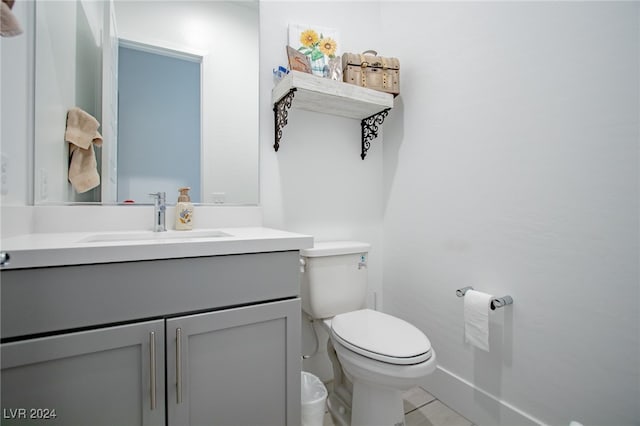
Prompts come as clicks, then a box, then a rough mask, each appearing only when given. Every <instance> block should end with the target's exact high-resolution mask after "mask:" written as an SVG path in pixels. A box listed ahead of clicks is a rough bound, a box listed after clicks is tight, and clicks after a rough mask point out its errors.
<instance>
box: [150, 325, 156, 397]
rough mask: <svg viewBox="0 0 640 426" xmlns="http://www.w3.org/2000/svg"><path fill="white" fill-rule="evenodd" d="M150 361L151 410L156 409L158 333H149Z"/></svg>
mask: <svg viewBox="0 0 640 426" xmlns="http://www.w3.org/2000/svg"><path fill="white" fill-rule="evenodd" d="M149 348H150V350H149V361H150V363H149V364H150V365H151V367H150V368H151V371H150V373H151V378H150V380H149V381H150V386H151V392H150V393H151V409H152V410H155V409H156V333H155V332H154V331H152V332H150V333H149Z"/></svg>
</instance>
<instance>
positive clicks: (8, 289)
mask: <svg viewBox="0 0 640 426" xmlns="http://www.w3.org/2000/svg"><path fill="white" fill-rule="evenodd" d="M298 262H299V256H298V251H286V252H267V253H256V254H244V255H227V256H211V257H200V258H179V259H165V260H154V261H139V262H123V263H112V264H95V265H74V266H63V267H51V268H33V269H21V270H7V271H3V272H2V286H1V287H0V289H1V291H2V295H1V296H2V297H1V298H0V303H1V307H2V310H1V311H0V314H1V315H2V324H1V325H2V337H3V338H4V339H8V340H5V343H3V344H2V346H1V355H2V357H1V363H2V372H1V376H0V381H1V386H2V410H3V411H2V418H1V419H0V421H1V423H2V424H3V425H4V424H7V425H8V424H22V425H24V424H34V423H35V424H39V422H40V420H38V419H36V418H30V417H29V416H30V415H31V414H33V415H34V416H44V415H45V412H44V411H33V413H32V412H31V411H29V410H30V409H34V410H37V409H40V410H53V409H55V415H56V417H55V418H51V419H47V420H46V422H45V420H44V419H43V420H42V424H48V425H49V424H50V425H56V424H59V425H65V426H66V425H92V426H94V425H118V426H125V425H158V426H160V425H169V426H174V425H175V426H186V425H203V426H204V425H212V426H214V425H224V426H234V425H237V426H248V425H252V426H271V425H273V426H276V425H277V426H283V425H289V426H297V425H299V423H300V367H301V365H300V322H301V321H300V315H301V310H300V299H299V297H298V296H299V288H300V287H299V272H298ZM41 336H45V337H41ZM152 347H153V348H154V349H153V350H151V348H152ZM21 409H26V410H27V411H26V412H23V411H20V410H21ZM25 416H26V417H25ZM49 417H51V416H49Z"/></svg>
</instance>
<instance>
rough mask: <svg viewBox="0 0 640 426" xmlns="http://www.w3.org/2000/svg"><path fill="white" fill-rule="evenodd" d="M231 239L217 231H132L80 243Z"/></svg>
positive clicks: (104, 235)
mask: <svg viewBox="0 0 640 426" xmlns="http://www.w3.org/2000/svg"><path fill="white" fill-rule="evenodd" d="M222 237H231V235H230V234H227V233H226V232H222V231H218V230H215V229H199V230H191V231H165V232H153V231H138V232H136V231H132V232H118V233H115V232H114V233H103V234H95V235H89V236H88V237H85V238H83V239H81V240H80V241H79V242H80V243H104V242H116V241H165V240H167V241H172V240H193V239H203V238H222Z"/></svg>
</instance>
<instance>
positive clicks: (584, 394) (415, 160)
mask: <svg viewBox="0 0 640 426" xmlns="http://www.w3.org/2000/svg"><path fill="white" fill-rule="evenodd" d="M639 5H640V3H638V2H633V3H619V2H603V3H592V2H552V3H548V2H533V3H521V2H514V3H508V2H498V3H485V2H475V3H456V2H453V3H439V2H433V3H431V2H428V3H427V2H412V3H399V4H396V3H393V4H392V3H391V2H385V3H383V6H382V15H383V16H384V17H385V18H384V20H383V23H384V29H383V33H384V35H385V37H384V38H383V44H382V46H383V47H384V48H381V49H380V50H382V51H384V52H389V53H392V54H394V55H397V56H398V57H399V58H400V63H401V91H402V96H401V97H400V98H399V104H400V106H399V108H397V109H396V110H395V111H393V112H392V114H391V116H390V118H389V119H388V123H386V124H385V143H384V173H385V179H384V190H383V192H384V205H385V216H384V250H385V256H384V282H383V288H384V300H385V310H386V311H388V312H390V313H392V314H396V315H398V316H401V317H403V318H406V319H408V320H409V321H411V322H413V323H414V324H416V325H417V326H419V327H420V328H421V329H422V330H423V331H425V332H426V333H427V334H428V336H429V338H430V339H431V342H432V344H433V347H434V348H435V350H436V352H437V354H438V363H439V367H440V369H439V370H438V372H437V373H436V374H434V376H433V377H431V378H430V380H428V381H426V382H425V386H426V387H427V389H429V390H430V391H432V392H434V393H435V394H436V395H437V396H439V397H441V398H442V399H443V400H444V402H445V403H447V404H449V405H451V406H452V407H454V408H456V409H458V410H460V412H462V413H463V414H465V415H467V416H468V417H469V418H470V419H471V420H473V421H474V422H477V423H478V424H485V425H499V424H502V425H509V424H514V423H515V421H514V419H518V417H517V416H515V417H514V413H515V414H518V413H517V411H518V410H520V411H521V412H523V413H525V414H527V415H529V416H531V417H533V418H535V419H537V420H538V421H540V422H544V423H548V424H557V425H561V424H564V425H566V424H568V423H569V421H570V420H571V419H575V420H578V421H581V422H583V423H584V424H587V425H630V424H638V423H637V422H638V421H639V419H640V411H638V407H639V406H640V404H639V402H640V391H639V387H640V377H639V373H640V352H639V349H640V343H639V334H640V333H639V332H640V330H639V328H640V317H639V314H638V306H639V274H638V260H639V253H638V237H639V229H638V220H639V219H638V218H639V209H638V194H639V175H638V170H639V165H638V161H639V147H638V141H639V133H638V119H639V107H638V100H639V76H640V70H639V68H638V60H639V42H638V34H639V30H640V27H639ZM466 285H473V286H474V287H475V288H476V289H478V290H482V291H486V292H488V293H492V294H495V295H504V294H510V295H511V296H513V299H514V305H513V306H512V307H509V308H505V309H504V310H502V311H496V312H495V313H492V314H491V329H490V331H491V341H490V343H491V346H492V347H491V352H490V353H485V352H483V351H481V350H477V349H473V348H471V347H469V346H468V345H467V344H465V343H464V341H463V313H462V307H463V301H462V299H459V298H457V297H456V296H455V290H456V289H457V288H460V287H463V286H466ZM467 384H470V385H471V387H470V386H467ZM473 387H476V388H477V389H478V390H477V391H474V390H473ZM486 393H488V394H489V396H488V395H487V394H486ZM498 400H499V401H500V402H498ZM512 408H513V409H512ZM514 410H515V411H514ZM524 421H525V420H524V419H522V418H521V419H520V420H517V422H518V424H522V423H523V422H524Z"/></svg>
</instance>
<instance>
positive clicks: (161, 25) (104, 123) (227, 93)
mask: <svg viewBox="0 0 640 426" xmlns="http://www.w3.org/2000/svg"><path fill="white" fill-rule="evenodd" d="M258 49H259V5H258V1H257V0H248V1H238V0H229V1H211V0H201V1H189V0H182V1H167V0H133V1H125V0H115V1H113V0H99V1H97V0H72V1H70V0H60V1H56V0H36V58H35V63H36V66H35V68H36V70H35V82H36V86H35V129H34V138H35V147H34V156H35V158H34V174H35V176H34V203H35V204H59V203H103V204H115V203H122V202H135V203H140V204H148V203H150V202H151V199H150V197H149V196H148V194H149V193H151V192H158V191H165V192H166V193H167V202H169V203H174V202H175V201H176V199H177V196H178V191H177V189H178V187H181V186H189V187H191V188H192V201H193V202H196V203H204V204H231V205H255V204H258V201H259V199H258V198H259V182H258V156H259V153H258V149H259V148H258V147H259V144H258V109H259V107H258V105H259V104H258V61H259V51H258ZM72 107H78V108H81V109H82V110H84V111H86V112H87V113H88V114H90V115H92V116H93V117H95V118H96V119H97V120H98V121H99V122H100V124H101V127H100V129H99V132H100V133H101V135H102V138H103V143H102V145H101V146H97V145H94V150H95V158H96V164H97V165H96V167H95V169H96V170H97V171H98V173H99V174H100V185H99V186H97V187H95V188H92V189H90V190H87V191H85V192H79V191H78V190H77V189H76V188H75V187H74V186H73V185H72V184H71V183H70V182H69V165H70V157H69V144H68V143H67V142H65V140H64V134H65V126H66V117H67V111H68V110H69V109H70V108H72Z"/></svg>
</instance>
